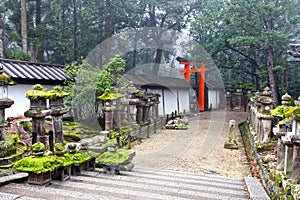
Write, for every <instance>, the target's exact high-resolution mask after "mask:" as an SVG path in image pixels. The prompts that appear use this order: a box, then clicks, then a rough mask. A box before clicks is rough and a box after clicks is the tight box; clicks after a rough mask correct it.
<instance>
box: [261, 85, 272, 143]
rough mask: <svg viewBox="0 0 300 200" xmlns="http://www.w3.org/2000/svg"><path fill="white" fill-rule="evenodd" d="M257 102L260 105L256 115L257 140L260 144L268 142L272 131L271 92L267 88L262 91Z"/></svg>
mask: <svg viewBox="0 0 300 200" xmlns="http://www.w3.org/2000/svg"><path fill="white" fill-rule="evenodd" d="M258 101H259V102H260V104H261V106H260V108H259V110H258V114H257V118H258V119H259V122H258V124H257V125H258V127H257V130H258V136H259V140H260V141H262V142H269V140H270V133H271V130H272V119H273V117H272V116H271V115H270V111H271V109H272V104H273V99H272V98H271V92H270V89H269V88H268V87H266V88H265V89H264V92H263V94H262V95H261V96H260V98H259V99H258Z"/></svg>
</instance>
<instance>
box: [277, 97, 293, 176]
mask: <svg viewBox="0 0 300 200" xmlns="http://www.w3.org/2000/svg"><path fill="white" fill-rule="evenodd" d="M290 100H291V96H290V95H288V94H287V93H286V94H284V95H283V96H282V97H281V102H282V106H283V110H284V108H285V107H287V106H288V105H289V104H290ZM280 119H281V120H282V119H283V116H282V117H280ZM275 130H276V131H274V135H275V137H276V138H277V140H278V142H277V170H279V171H283V170H284V169H285V167H284V163H288V160H286V159H287V158H286V157H287V156H289V155H290V153H288V152H291V150H290V149H289V148H290V147H291V146H292V143H291V141H289V138H287V137H286V135H287V128H286V125H285V124H278V125H277V128H276V129H275ZM286 169H287V168H286Z"/></svg>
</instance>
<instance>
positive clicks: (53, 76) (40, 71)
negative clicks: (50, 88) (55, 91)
mask: <svg viewBox="0 0 300 200" xmlns="http://www.w3.org/2000/svg"><path fill="white" fill-rule="evenodd" d="M0 65H1V66H2V67H3V70H4V73H5V74H7V75H9V76H11V78H12V79H13V80H18V82H34V83H37V82H45V83H53V84H55V83H62V82H64V81H65V80H67V79H68V78H67V77H66V76H65V75H64V66H63V65H54V64H46V63H34V62H27V61H19V60H9V59H0Z"/></svg>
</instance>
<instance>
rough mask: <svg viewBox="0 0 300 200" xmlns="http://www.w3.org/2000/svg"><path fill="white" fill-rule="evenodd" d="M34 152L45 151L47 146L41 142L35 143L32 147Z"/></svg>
mask: <svg viewBox="0 0 300 200" xmlns="http://www.w3.org/2000/svg"><path fill="white" fill-rule="evenodd" d="M32 151H33V152H35V153H37V152H42V151H45V145H44V144H43V143H41V142H37V143H34V144H33V145H32Z"/></svg>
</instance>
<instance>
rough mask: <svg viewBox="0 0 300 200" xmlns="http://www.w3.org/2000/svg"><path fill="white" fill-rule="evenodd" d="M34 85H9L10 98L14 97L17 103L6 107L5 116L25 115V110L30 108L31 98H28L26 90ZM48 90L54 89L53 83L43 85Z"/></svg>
mask: <svg viewBox="0 0 300 200" xmlns="http://www.w3.org/2000/svg"><path fill="white" fill-rule="evenodd" d="M32 86H33V85H29V84H16V85H13V86H8V98H10V99H12V100H13V101H14V102H15V103H14V104H13V105H12V106H11V107H10V108H7V109H5V118H7V117H16V116H23V115H24V112H25V111H26V110H28V109H29V99H27V98H26V96H25V95H26V92H27V91H28V90H31V89H32ZM43 87H44V88H46V89H47V90H51V89H53V86H51V85H43Z"/></svg>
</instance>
